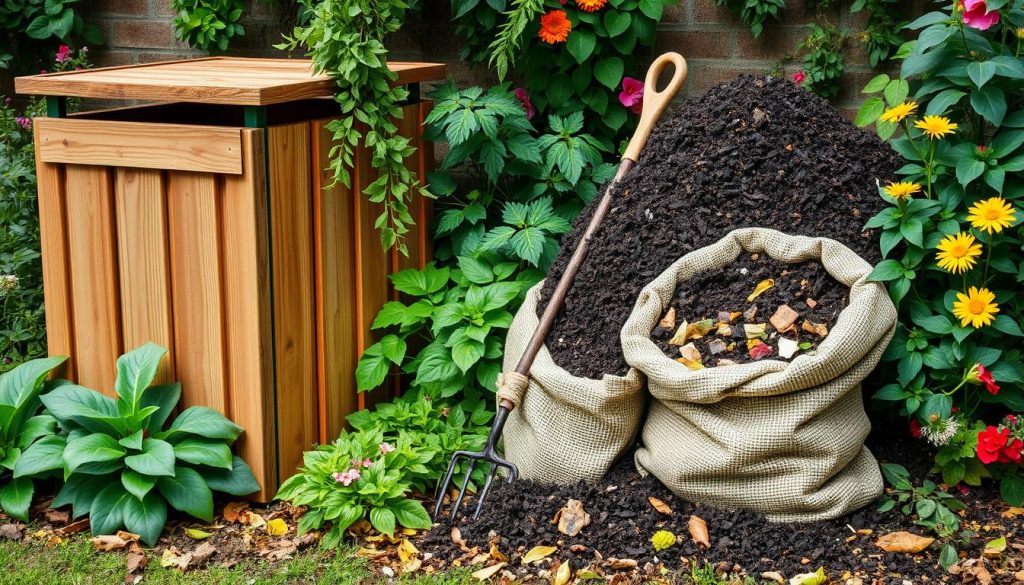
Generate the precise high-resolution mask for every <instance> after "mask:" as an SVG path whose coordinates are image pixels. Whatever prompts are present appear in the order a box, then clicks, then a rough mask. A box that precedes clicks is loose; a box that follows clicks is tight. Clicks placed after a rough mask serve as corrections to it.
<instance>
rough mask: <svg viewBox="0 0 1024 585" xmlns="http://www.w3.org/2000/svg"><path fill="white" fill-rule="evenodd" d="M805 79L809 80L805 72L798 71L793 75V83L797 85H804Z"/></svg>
mask: <svg viewBox="0 0 1024 585" xmlns="http://www.w3.org/2000/svg"><path fill="white" fill-rule="evenodd" d="M805 79H807V74H806V73H804V72H803V70H800V71H797V72H796V73H794V74H793V82H794V83H796V84H797V85H800V84H801V83H803V82H804V80H805Z"/></svg>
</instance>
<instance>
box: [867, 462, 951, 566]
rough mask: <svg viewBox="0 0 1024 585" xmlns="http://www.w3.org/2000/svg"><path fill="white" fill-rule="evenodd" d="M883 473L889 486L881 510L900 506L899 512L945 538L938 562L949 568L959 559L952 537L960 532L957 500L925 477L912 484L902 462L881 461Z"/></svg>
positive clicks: (879, 508) (886, 510) (879, 507)
mask: <svg viewBox="0 0 1024 585" xmlns="http://www.w3.org/2000/svg"><path fill="white" fill-rule="evenodd" d="M882 475H883V476H885V480H886V481H887V482H889V485H890V486H892V490H890V493H889V495H887V496H885V497H883V498H882V500H881V503H880V504H879V506H878V510H879V511H880V512H888V511H890V510H893V509H896V508H897V507H899V511H900V513H902V514H903V515H905V516H908V517H911V518H913V520H914V524H917V525H918V526H923V527H925V528H927V529H929V530H931V531H932V532H934V533H935V535H936V536H938V537H939V538H940V539H942V540H944V541H946V542H945V543H944V544H943V546H942V550H941V551H940V552H939V562H940V563H941V564H942V566H943V567H944V568H949V567H950V566H951V565H952V564H953V563H955V562H956V561H957V560H958V557H957V552H956V545H955V541H954V539H953V537H954V536H955V535H956V534H957V533H958V532H959V531H960V518H959V517H958V516H957V515H956V512H957V511H959V510H963V509H964V505H963V503H962V502H960V500H958V499H956V497H955V496H953V495H952V494H950V493H948V492H945V491H943V490H941V489H939V487H938V486H937V485H936V484H935V482H933V481H931V480H928V479H926V480H924V482H923V483H922V484H921V486H920V487H917V486H915V485H914V482H913V481H912V480H911V478H910V472H909V471H907V468H905V467H903V466H902V465H898V464H895V463H883V464H882Z"/></svg>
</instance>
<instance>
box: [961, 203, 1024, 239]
mask: <svg viewBox="0 0 1024 585" xmlns="http://www.w3.org/2000/svg"><path fill="white" fill-rule="evenodd" d="M967 211H969V212H970V215H968V216H967V221H969V222H971V225H972V226H974V227H975V228H977V229H979V230H984V231H986V232H988V233H990V234H991V233H993V232H994V233H997V234H998V233H999V232H1001V231H1003V229H1004V228H1008V227H1010V225H1012V224H1013V222H1014V221H1015V220H1016V219H1017V216H1016V215H1015V214H1016V213H1017V210H1016V209H1014V208H1013V206H1012V205H1010V204H1009V203H1007V202H1006V200H1005V199H1003V198H1002V197H989V198H988V199H984V200H982V201H979V202H977V203H975V204H974V205H972V206H971V207H970V208H969V209H968V210H967Z"/></svg>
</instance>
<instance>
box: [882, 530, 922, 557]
mask: <svg viewBox="0 0 1024 585" xmlns="http://www.w3.org/2000/svg"><path fill="white" fill-rule="evenodd" d="M933 542H935V539H934V538H928V537H926V536H918V535H916V534H912V533H910V532H893V533H891V534H886V535H884V536H882V537H880V538H879V539H878V540H877V541H875V546H877V547H878V548H880V549H882V550H884V551H886V552H896V553H910V554H914V553H919V552H921V551H923V550H924V549H926V548H928V547H929V546H930V545H931V544H932V543H933Z"/></svg>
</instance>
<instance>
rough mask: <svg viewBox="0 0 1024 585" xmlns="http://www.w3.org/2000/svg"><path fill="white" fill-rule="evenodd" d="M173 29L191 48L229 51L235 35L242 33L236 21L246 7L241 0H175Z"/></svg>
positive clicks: (173, 3)
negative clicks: (229, 45)
mask: <svg viewBox="0 0 1024 585" xmlns="http://www.w3.org/2000/svg"><path fill="white" fill-rule="evenodd" d="M171 8H172V9H173V10H174V12H175V17H174V31H175V33H177V35H178V38H179V39H181V40H183V41H185V42H186V43H188V44H189V46H191V47H196V48H198V49H202V50H203V51H206V52H208V53H214V52H220V53H223V52H224V51H227V50H228V44H229V43H230V42H231V39H233V38H234V37H236V36H239V37H240V36H244V35H245V27H243V26H242V24H241V22H239V21H240V20H241V18H242V12H243V9H244V8H245V2H244V1H243V0H174V1H173V2H172V3H171Z"/></svg>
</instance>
